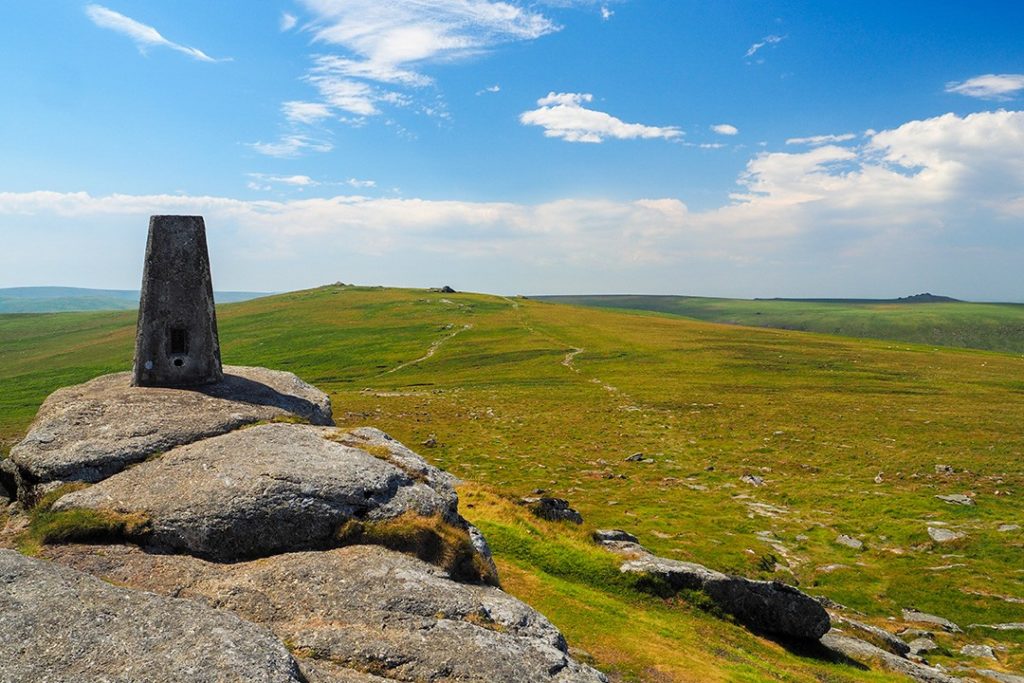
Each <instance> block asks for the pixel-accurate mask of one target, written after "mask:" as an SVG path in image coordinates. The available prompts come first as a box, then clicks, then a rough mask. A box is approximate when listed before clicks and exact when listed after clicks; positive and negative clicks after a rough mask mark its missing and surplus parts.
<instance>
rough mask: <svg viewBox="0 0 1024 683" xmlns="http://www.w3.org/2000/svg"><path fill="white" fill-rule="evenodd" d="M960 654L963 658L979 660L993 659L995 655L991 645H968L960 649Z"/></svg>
mask: <svg viewBox="0 0 1024 683" xmlns="http://www.w3.org/2000/svg"><path fill="white" fill-rule="evenodd" d="M960 654H962V655H963V656H964V657H977V658H981V659H995V658H996V653H995V650H993V649H992V646H991V645H977V644H973V643H972V644H969V645H964V646H963V647H962V648H960Z"/></svg>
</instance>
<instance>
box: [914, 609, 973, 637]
mask: <svg viewBox="0 0 1024 683" xmlns="http://www.w3.org/2000/svg"><path fill="white" fill-rule="evenodd" d="M903 621H907V622H910V623H912V624H932V625H933V626H938V627H940V628H941V629H942V630H943V631H947V632H948V633H963V630H962V629H961V628H960V627H959V626H957V625H956V624H954V623H953V622H952V621H950V620H949V619H944V618H942V617H937V616H935V615H934V614H928V613H926V612H918V611H917V610H913V609H905V610H903Z"/></svg>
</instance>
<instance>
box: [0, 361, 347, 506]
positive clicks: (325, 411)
mask: <svg viewBox="0 0 1024 683" xmlns="http://www.w3.org/2000/svg"><path fill="white" fill-rule="evenodd" d="M224 371H225V377H224V381H222V382H218V383H216V384H207V385H203V386H199V387H194V388H191V389H163V388H151V387H132V386H130V382H131V374H130V373H119V374H114V375H104V376H102V377H98V378H96V379H94V380H92V381H90V382H86V383H85V384H80V385H78V386H74V387H68V388H65V389H61V390H59V391H56V392H54V393H53V394H52V395H51V396H50V397H49V398H47V399H46V401H45V402H44V403H43V405H42V407H41V408H40V409H39V412H38V414H37V415H36V419H35V421H34V422H33V423H32V427H31V428H30V430H29V433H28V435H27V436H26V437H25V439H24V440H23V441H22V442H21V443H19V444H18V445H16V446H15V447H14V448H13V449H11V455H10V459H11V462H12V463H13V464H14V465H15V466H16V475H17V478H18V496H19V497H20V498H22V499H23V500H26V499H29V498H30V497H31V496H32V495H33V489H34V488H35V487H36V486H37V485H39V484H47V483H48V482H65V481H83V482H97V481H101V480H103V479H105V478H107V477H109V476H111V475H112V474H115V473H117V472H120V471H121V470H123V469H124V468H125V467H127V466H128V465H131V464H134V463H137V462H141V461H143V460H145V459H146V458H148V457H150V456H152V455H154V454H157V453H161V452H164V451H167V450H170V449H171V448H174V447H176V446H181V445H183V444H188V443H192V442H195V441H199V440H201V439H205V438H208V437H211V436H216V435H219V434H225V433H227V432H230V431H232V430H235V429H238V428H239V427H241V426H243V425H248V424H253V423H255V422H260V421H267V420H274V419H277V418H281V417H290V416H293V417H296V418H299V419H302V420H305V421H307V422H310V423H312V424H316V425H332V424H334V422H333V419H332V417H331V402H330V399H329V398H328V397H327V395H326V394H324V393H323V392H322V391H320V390H319V389H316V388H315V387H313V386H311V385H309V384H306V383H305V382H303V381H302V380H300V379H299V378H298V377H296V376H295V375H293V374H292V373H290V372H278V371H275V370H267V369H266V368H244V367H225V368H224Z"/></svg>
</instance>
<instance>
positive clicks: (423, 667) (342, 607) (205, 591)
mask: <svg viewBox="0 0 1024 683" xmlns="http://www.w3.org/2000/svg"><path fill="white" fill-rule="evenodd" d="M47 553H48V554H49V556H50V557H52V558H53V559H54V560H55V561H58V562H61V563H65V564H69V565H71V566H74V567H76V568H78V569H80V570H83V571H87V572H89V573H92V574H95V575H97V576H101V577H103V578H105V579H107V580H109V581H112V582H114V583H117V584H119V585H129V586H132V587H135V588H138V589H140V590H147V591H153V592H156V593H160V594H165V595H176V596H180V597H185V598H189V599H193V600H198V601H203V602H206V603H208V604H210V605H213V606H216V607H218V608H221V609H228V610H231V611H233V612H235V613H237V614H238V615H240V616H241V617H243V618H245V619H248V620H251V621H253V622H256V623H258V624H261V625H264V626H267V627H268V628H269V629H271V630H272V631H274V632H275V633H276V634H277V636H278V637H280V638H281V639H283V640H284V641H286V642H288V643H289V645H290V647H291V648H292V652H293V653H295V655H296V656H297V657H298V658H299V663H300V666H302V668H303V671H304V672H306V673H307V676H308V678H309V679H310V680H311V681H330V682H332V683H334V682H336V681H345V682H349V681H351V682H352V683H356V682H359V683H363V682H364V681H365V682H366V683H370V682H371V681H378V680H380V679H378V678H375V676H380V677H382V678H383V679H386V680H389V681H440V680H445V681H447V680H452V681H455V680H457V681H477V682H480V683H483V682H485V681H486V682H493V683H522V682H534V681H536V682H538V683H540V682H546V681H551V682H557V683H602V682H604V681H606V679H605V677H604V676H603V675H602V674H600V673H599V672H597V671H595V670H594V669H592V668H590V667H588V666H585V665H583V664H580V663H578V662H576V661H575V660H573V659H572V658H571V657H570V656H569V655H568V650H567V647H566V643H565V639H564V638H563V637H562V635H561V633H559V632H558V630H557V629H556V628H555V627H554V626H553V625H552V624H551V623H550V622H549V621H548V620H547V619H545V618H544V617H543V616H542V615H541V614H539V613H538V612H536V611H535V610H533V609H532V608H530V607H529V606H527V605H526V604H524V603H522V602H520V601H519V600H516V599H515V598H513V597H511V596H509V595H507V594H506V593H504V592H502V591H501V590H499V589H497V588H493V587H489V586H481V585H470V584H462V583H456V582H454V581H451V580H450V578H449V577H448V575H446V574H445V572H443V571H442V570H441V569H439V568H437V567H435V566H433V565H430V564H426V563H424V562H421V561H419V560H417V559H415V558H412V557H409V556H406V555H402V554H399V553H395V552H393V551H389V550H386V549H384V548H380V547H373V546H351V547H347V548H339V549H335V550H331V551H326V552H307V553H290V554H285V555H277V556H274V557H270V558H265V559H261V560H256V561H253V562H245V563H239V564H217V563H210V562H206V561H204V560H200V559H197V558H194V557H188V556H168V555H155V554H147V553H145V552H143V551H141V550H139V549H138V548H133V547H130V546H112V547H103V548H102V550H101V551H100V552H97V551H96V550H95V549H94V548H91V547H88V546H54V547H51V548H48V549H47ZM353 670H354V671H358V672H363V673H361V674H355V673H353ZM367 673H368V674H370V676H366V674H367Z"/></svg>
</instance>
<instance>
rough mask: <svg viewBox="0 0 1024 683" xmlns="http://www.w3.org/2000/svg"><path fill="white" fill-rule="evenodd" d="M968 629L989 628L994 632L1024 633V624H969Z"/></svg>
mask: <svg viewBox="0 0 1024 683" xmlns="http://www.w3.org/2000/svg"><path fill="white" fill-rule="evenodd" d="M969 628H990V629H993V630H996V631H1024V623H1021V622H1011V623H1009V624H971V625H970V626H969Z"/></svg>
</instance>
